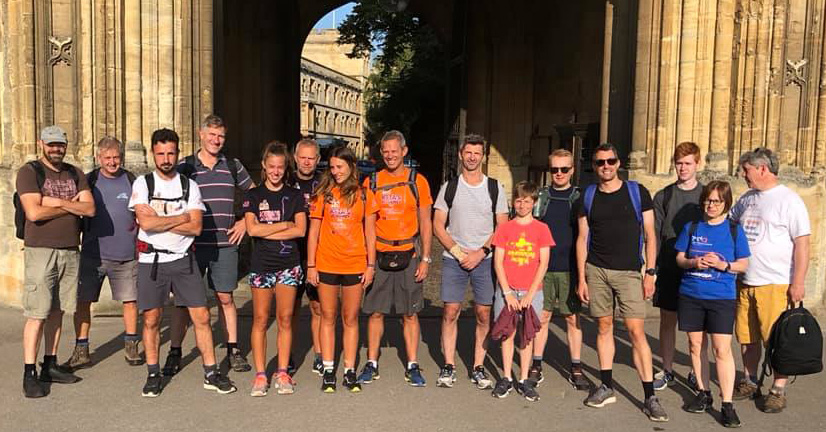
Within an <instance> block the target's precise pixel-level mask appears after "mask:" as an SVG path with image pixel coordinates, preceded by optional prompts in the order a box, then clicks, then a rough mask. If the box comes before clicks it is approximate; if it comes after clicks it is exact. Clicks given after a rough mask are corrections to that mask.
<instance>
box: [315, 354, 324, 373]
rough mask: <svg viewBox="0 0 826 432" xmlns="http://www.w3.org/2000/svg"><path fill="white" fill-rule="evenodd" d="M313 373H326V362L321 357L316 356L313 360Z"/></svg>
mask: <svg viewBox="0 0 826 432" xmlns="http://www.w3.org/2000/svg"><path fill="white" fill-rule="evenodd" d="M313 373H315V374H318V376H322V375H324V362H323V361H321V357H316V358H315V360H313Z"/></svg>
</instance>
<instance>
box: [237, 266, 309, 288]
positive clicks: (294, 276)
mask: <svg viewBox="0 0 826 432" xmlns="http://www.w3.org/2000/svg"><path fill="white" fill-rule="evenodd" d="M303 281H304V272H302V271H301V266H300V265H297V266H295V267H293V268H288V269H284V270H279V271H274V272H263V273H255V272H250V275H249V283H250V287H252V288H275V285H276V284H278V285H291V286H294V287H297V286H298V285H299V284H300V283H301V282H303Z"/></svg>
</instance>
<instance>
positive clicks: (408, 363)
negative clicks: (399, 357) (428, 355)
mask: <svg viewBox="0 0 826 432" xmlns="http://www.w3.org/2000/svg"><path fill="white" fill-rule="evenodd" d="M413 365H416V366H418V365H419V363H418V362H407V370H410V368H412V367H413Z"/></svg>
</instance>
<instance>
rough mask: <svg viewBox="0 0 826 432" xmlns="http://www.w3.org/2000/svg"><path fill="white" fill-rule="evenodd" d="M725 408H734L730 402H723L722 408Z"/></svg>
mask: <svg viewBox="0 0 826 432" xmlns="http://www.w3.org/2000/svg"><path fill="white" fill-rule="evenodd" d="M726 408H728V409H732V408H734V404H733V403H731V402H723V409H726Z"/></svg>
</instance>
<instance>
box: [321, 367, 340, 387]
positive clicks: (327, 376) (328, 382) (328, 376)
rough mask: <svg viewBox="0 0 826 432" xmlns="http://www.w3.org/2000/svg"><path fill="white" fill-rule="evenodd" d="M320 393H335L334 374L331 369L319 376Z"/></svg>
mask: <svg viewBox="0 0 826 432" xmlns="http://www.w3.org/2000/svg"><path fill="white" fill-rule="evenodd" d="M321 391H323V392H324V393H335V392H336V374H335V372H333V370H332V369H330V370H325V371H324V374H323V375H322V376H321Z"/></svg>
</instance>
